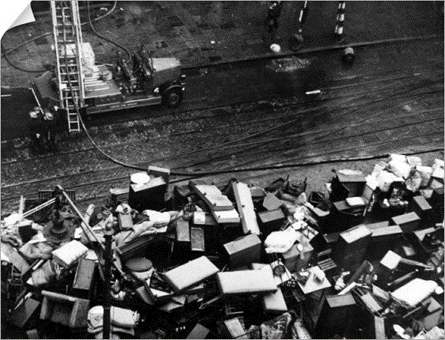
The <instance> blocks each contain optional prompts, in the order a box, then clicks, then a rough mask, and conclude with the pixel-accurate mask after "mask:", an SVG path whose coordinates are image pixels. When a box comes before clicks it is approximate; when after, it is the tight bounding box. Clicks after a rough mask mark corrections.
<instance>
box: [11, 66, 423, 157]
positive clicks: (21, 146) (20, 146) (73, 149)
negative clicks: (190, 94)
mask: <svg viewBox="0 0 445 340" xmlns="http://www.w3.org/2000/svg"><path fill="white" fill-rule="evenodd" d="M418 75H419V74H418V73H414V74H410V75H404V76H401V77H396V78H390V79H383V80H381V81H385V82H387V81H391V82H392V81H401V80H402V79H403V80H409V79H411V78H415V77H417V76H418ZM376 82H377V81H376V80H373V81H369V82H365V83H358V84H349V85H343V86H340V87H333V88H325V89H324V91H331V92H333V91H335V90H337V91H338V90H339V89H342V90H343V89H344V88H347V87H351V88H353V89H354V90H355V89H356V88H357V86H366V85H368V84H370V83H376ZM390 87H392V85H391V84H390V85H387V86H385V87H383V88H382V87H380V88H377V89H374V90H371V91H370V90H369V89H368V90H366V91H361V92H357V93H342V94H341V95H338V93H337V95H334V94H333V93H329V92H328V93H327V94H324V95H322V96H321V98H319V99H318V102H319V103H323V102H324V101H328V100H331V101H332V100H336V99H342V98H345V97H349V98H350V99H352V100H353V99H355V98H356V97H357V96H364V95H369V94H371V92H372V93H377V92H381V91H385V90H386V89H387V88H390ZM273 99H276V98H273ZM273 99H272V98H271V99H269V100H268V99H261V100H259V101H251V102H237V103H235V104H227V105H226V104H224V105H218V106H213V107H208V108H205V107H203V108H200V109H195V110H193V112H196V111H200V110H201V111H210V112H213V113H212V114H210V115H205V116H199V117H193V118H191V119H173V120H170V121H167V122H164V123H161V125H162V126H164V125H172V124H179V123H189V122H191V121H202V120H204V119H207V120H211V119H214V118H215V116H217V115H218V114H217V113H214V110H218V109H219V110H221V111H222V110H224V109H226V111H225V112H228V110H229V109H231V108H232V107H233V106H242V105H255V104H256V105H260V106H261V105H262V104H265V103H267V102H269V101H270V100H273ZM301 105H302V103H301V102H300V101H297V102H293V101H291V102H290V103H286V104H284V105H280V106H277V107H271V108H272V109H281V110H282V109H286V108H287V109H291V108H294V107H297V106H301ZM342 108H344V107H342ZM232 109H233V108H232ZM255 110H258V107H256V106H253V107H250V108H247V109H246V110H244V114H247V113H249V112H253V111H255ZM233 111H235V112H236V111H241V109H240V108H237V109H235V110H233ZM274 113H275V112H274ZM235 114H236V113H235ZM229 115H233V114H229ZM281 118H282V117H276V116H274V117H268V118H260V119H252V120H251V121H248V122H240V124H252V123H257V122H266V121H271V120H279V119H281ZM134 123H135V121H131V122H129V123H128V124H134ZM116 126H118V125H116V124H113V125H111V126H108V127H107V128H106V129H98V128H94V129H93V131H90V133H91V134H92V136H93V137H95V136H97V135H100V136H101V138H102V140H100V141H97V142H98V144H99V145H100V146H101V147H103V146H104V147H118V146H125V145H130V144H134V143H138V142H140V137H139V136H137V137H138V138H135V139H130V140H127V141H125V142H121V141H119V142H118V143H111V144H107V139H109V138H110V136H112V135H113V134H118V133H119V129H117V130H116V129H114V127H116ZM119 127H120V128H121V130H124V129H128V126H127V127H121V126H119ZM219 127H225V126H224V125H223V126H221V125H219ZM139 129H140V127H139ZM104 130H105V131H104ZM106 130H109V131H106ZM201 130H202V129H201V128H195V129H190V130H187V131H181V132H180V133H178V134H175V133H173V134H170V136H175V135H185V134H189V133H198V132H201ZM130 134H131V133H130ZM149 138H150V139H151V140H152V139H156V138H158V137H156V136H154V137H153V136H150V137H149ZM161 138H162V137H161ZM123 139H124V140H125V138H123ZM76 141H77V143H76ZM13 144H14V150H8V153H9V154H11V153H12V154H13V155H12V156H9V160H8V156H6V159H2V165H8V164H13V163H17V162H20V161H22V160H41V159H51V158H54V157H58V156H59V155H63V154H73V153H77V152H84V151H88V150H93V149H94V147H92V146H89V143H85V140H80V141H79V140H73V138H66V139H65V140H64V141H62V142H61V143H60V149H62V150H67V151H63V152H59V153H56V154H48V155H40V156H35V157H29V156H28V155H27V153H26V152H25V150H27V149H28V147H27V144H28V143H27V142H18V141H16V143H13ZM85 144H86V145H88V146H84V145H85ZM102 144H105V145H102ZM16 145H17V146H16ZM14 152H15V154H14ZM8 153H7V154H8Z"/></svg>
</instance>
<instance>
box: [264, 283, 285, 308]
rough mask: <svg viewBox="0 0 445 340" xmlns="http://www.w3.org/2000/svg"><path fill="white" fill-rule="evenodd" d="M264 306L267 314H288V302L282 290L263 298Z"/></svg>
mask: <svg viewBox="0 0 445 340" xmlns="http://www.w3.org/2000/svg"><path fill="white" fill-rule="evenodd" d="M262 304H263V308H264V311H265V312H269V313H277V314H282V313H284V312H287V305H286V301H285V300H284V296H283V292H282V291H281V289H280V288H278V290H277V291H276V292H272V293H269V294H266V295H264V296H263V299H262Z"/></svg>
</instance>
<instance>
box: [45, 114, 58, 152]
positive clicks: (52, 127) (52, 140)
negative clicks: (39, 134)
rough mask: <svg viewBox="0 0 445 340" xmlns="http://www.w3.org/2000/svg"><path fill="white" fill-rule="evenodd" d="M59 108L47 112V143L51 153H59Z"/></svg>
mask: <svg viewBox="0 0 445 340" xmlns="http://www.w3.org/2000/svg"><path fill="white" fill-rule="evenodd" d="M56 134H57V106H55V107H54V109H52V110H46V111H45V141H46V143H47V145H48V148H49V151H57V145H56Z"/></svg>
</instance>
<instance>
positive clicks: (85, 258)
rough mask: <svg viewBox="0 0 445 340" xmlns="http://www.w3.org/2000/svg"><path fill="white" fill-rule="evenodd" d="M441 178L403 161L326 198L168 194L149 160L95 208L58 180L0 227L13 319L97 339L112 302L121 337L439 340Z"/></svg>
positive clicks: (334, 188) (196, 186)
mask: <svg viewBox="0 0 445 340" xmlns="http://www.w3.org/2000/svg"><path fill="white" fill-rule="evenodd" d="M443 183H444V162H443V161H442V160H436V161H435V162H434V164H433V165H432V166H425V165H422V164H421V161H420V159H419V158H417V157H412V156H409V157H406V156H403V155H391V157H390V158H389V159H388V160H386V161H385V162H380V163H377V164H376V165H375V167H374V170H373V172H372V173H371V174H368V175H365V174H363V173H361V172H359V171H353V170H348V169H343V170H336V171H335V172H334V176H333V179H332V181H331V182H330V183H327V184H326V193H322V192H311V193H306V180H302V181H301V182H292V181H289V179H284V178H279V179H277V180H275V181H274V182H272V183H270V185H268V186H267V187H266V188H260V187H255V186H251V185H249V184H248V183H241V182H238V181H237V180H236V179H233V180H231V181H230V182H229V183H228V184H227V185H226V186H225V187H224V188H217V187H216V186H214V185H209V184H206V183H203V182H198V181H190V182H189V183H188V185H180V186H178V185H175V186H174V187H173V188H171V190H169V171H168V170H166V169H161V168H155V167H150V168H149V171H147V172H146V173H138V174H134V175H132V176H131V183H130V185H129V188H128V189H126V188H123V189H114V188H113V189H111V190H110V199H109V200H107V201H106V202H104V205H103V206H100V207H95V206H93V205H91V206H90V207H89V208H88V209H87V211H86V213H85V214H82V213H81V212H80V211H79V210H78V209H77V207H76V205H75V194H74V193H73V192H68V191H65V190H64V189H63V188H61V187H60V186H59V187H57V188H56V189H55V190H54V191H53V192H52V191H50V192H48V191H47V192H41V193H39V197H40V199H39V200H34V201H29V200H28V201H27V200H25V198H23V197H22V199H21V202H20V208H19V211H18V212H17V213H14V214H12V215H10V216H8V217H6V218H5V219H3V221H2V223H1V227H2V234H1V241H2V247H1V255H2V300H3V306H2V307H3V310H4V311H7V313H2V317H3V320H4V322H7V323H8V324H9V325H11V327H18V328H21V329H23V330H24V332H23V334H25V332H26V336H27V337H28V338H34V339H36V338H39V337H42V338H45V337H54V336H56V337H60V338H68V337H70V338H79V337H80V338H82V337H84V338H85V337H92V336H94V337H95V338H99V339H100V338H102V337H103V336H104V334H103V333H104V332H106V331H105V330H104V329H105V325H106V322H104V318H105V315H106V313H105V312H106V311H107V308H109V309H108V310H109V311H110V315H111V317H110V323H109V324H108V325H107V326H108V327H109V328H110V329H111V338H113V339H114V338H122V337H123V338H143V339H155V338H157V339H159V338H240V339H249V338H251V339H257V338H265V339H280V338H294V339H310V338H385V337H388V338H412V337H414V338H417V339H433V338H439V337H440V338H443V337H444V330H443V294H444V288H443V287H444V270H443V254H444V246H443V239H444V228H443V221H444V211H443V202H444V197H443V195H444V194H443V193H444V191H443ZM111 234H112V236H111V240H112V245H111V248H112V252H111V253H112V256H110V258H107V249H106V248H107V246H106V244H107V243H106V240H107V237H108V238H109V237H110V235H111ZM107 263H109V264H111V280H110V282H106V277H107V275H108V274H107V266H106V264H107ZM107 284H109V285H110V287H111V288H110V290H109V291H107V289H106V287H108V285H107ZM108 298H110V299H111V307H110V306H108V307H107V301H109V300H108ZM49 324H51V325H53V326H55V327H53V326H51V327H48V325H49ZM50 329H51V330H50ZM49 332H50V333H49ZM105 334H106V333H105ZM105 336H106V335H105Z"/></svg>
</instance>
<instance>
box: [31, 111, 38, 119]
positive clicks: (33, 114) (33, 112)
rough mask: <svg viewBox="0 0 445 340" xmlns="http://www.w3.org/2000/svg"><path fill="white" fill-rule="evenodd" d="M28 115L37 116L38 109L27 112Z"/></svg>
mask: <svg viewBox="0 0 445 340" xmlns="http://www.w3.org/2000/svg"><path fill="white" fill-rule="evenodd" d="M29 116H30V117H31V118H37V117H38V116H39V111H35V110H33V111H30V112H29Z"/></svg>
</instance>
